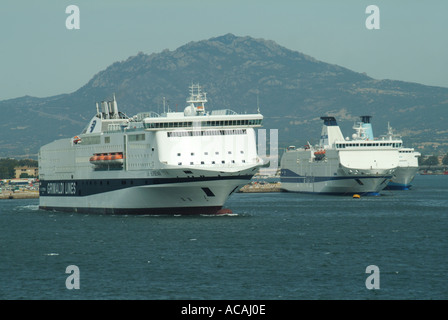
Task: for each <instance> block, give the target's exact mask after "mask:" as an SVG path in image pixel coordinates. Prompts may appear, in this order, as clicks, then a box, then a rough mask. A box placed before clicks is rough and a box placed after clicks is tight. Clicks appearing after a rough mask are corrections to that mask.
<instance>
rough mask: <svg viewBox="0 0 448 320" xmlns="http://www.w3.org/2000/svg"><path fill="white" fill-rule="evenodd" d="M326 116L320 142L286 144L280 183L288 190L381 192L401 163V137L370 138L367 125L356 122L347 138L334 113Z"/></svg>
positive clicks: (345, 192)
mask: <svg viewBox="0 0 448 320" xmlns="http://www.w3.org/2000/svg"><path fill="white" fill-rule="evenodd" d="M321 119H322V120H324V125H323V127H322V134H321V138H320V142H319V144H318V145H317V146H311V145H310V144H308V145H306V146H305V147H304V148H299V149H296V148H295V147H294V146H291V147H289V148H287V150H286V151H285V153H284V154H283V156H282V159H281V176H280V177H281V185H282V188H283V189H284V190H286V191H292V192H311V193H329V194H371V195H378V194H379V192H380V191H381V190H382V189H383V188H384V187H385V186H386V185H387V182H388V181H389V180H390V179H391V178H392V176H393V173H394V172H395V169H396V168H397V166H398V148H399V147H401V141H399V140H388V141H375V140H370V139H368V138H367V134H368V128H366V127H365V126H364V125H363V123H362V122H359V123H358V124H357V125H355V127H354V129H355V130H356V133H354V134H353V136H352V139H348V138H346V139H344V137H343V135H342V132H341V130H340V128H339V126H338V125H337V122H336V119H335V118H334V117H321Z"/></svg>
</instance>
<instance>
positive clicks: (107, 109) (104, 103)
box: [101, 101, 109, 119]
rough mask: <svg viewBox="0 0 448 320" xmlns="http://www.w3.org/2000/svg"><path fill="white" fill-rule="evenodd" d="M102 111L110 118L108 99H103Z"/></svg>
mask: <svg viewBox="0 0 448 320" xmlns="http://www.w3.org/2000/svg"><path fill="white" fill-rule="evenodd" d="M101 112H102V113H103V114H104V117H105V118H106V119H109V103H108V102H107V101H101Z"/></svg>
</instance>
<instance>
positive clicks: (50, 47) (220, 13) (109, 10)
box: [0, 0, 448, 100]
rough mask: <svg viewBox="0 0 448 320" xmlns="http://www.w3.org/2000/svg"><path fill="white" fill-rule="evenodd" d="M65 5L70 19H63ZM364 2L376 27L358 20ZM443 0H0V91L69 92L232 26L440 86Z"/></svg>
mask: <svg viewBox="0 0 448 320" xmlns="http://www.w3.org/2000/svg"><path fill="white" fill-rule="evenodd" d="M69 5H76V6H78V8H79V10H80V29H78V30H76V29H72V30H69V29H67V28H66V19H67V17H69V14H67V13H66V12H65V10H66V7H67V6H69ZM369 5H376V6H377V7H378V8H379V11H380V19H379V23H380V29H373V30H369V29H367V28H366V25H365V22H366V19H367V18H368V17H369V16H370V14H366V12H365V11H366V8H367V6H369ZM447 16H448V1H447V0H428V1H419V0H369V1H364V0H339V1H336V0H328V1H325V0H309V1H308V0H303V1H302V0H275V1H274V0H258V1H256V0H249V1H248V0H184V1H181V0H146V1H144V0H128V1H124V0H70V1H65V0H39V1H32V0H2V1H1V3H0V35H1V36H0V100H3V99H9V98H15V97H20V96H24V95H31V96H37V97H46V96H52V95H56V94H61V93H70V92H73V91H76V90H77V89H78V88H80V87H81V86H83V85H84V84H86V83H87V82H88V81H89V80H90V79H91V78H92V77H93V76H94V75H95V74H96V73H98V72H99V71H101V70H104V69H105V68H106V67H107V66H109V65H110V64H112V63H113V62H116V61H122V60H126V59H127V58H128V57H129V56H133V55H136V54H137V53H138V52H139V51H142V52H144V53H147V54H151V53H153V52H161V51H162V50H164V49H169V50H175V49H176V48H178V47H179V46H182V45H184V44H186V43H188V42H190V41H199V40H204V39H209V38H212V37H217V36H221V35H224V34H226V33H233V34H235V35H237V36H251V37H254V38H263V39H266V40H273V41H275V42H277V43H278V44H280V45H282V46H284V47H287V48H289V49H292V50H296V51H300V52H302V53H305V54H307V55H310V56H312V57H314V58H316V59H318V60H321V61H324V62H328V63H332V64H337V65H340V66H343V67H346V68H349V69H352V70H354V71H357V72H366V73H367V74H368V75H369V76H371V77H373V78H376V79H393V80H403V81H411V82H418V83H422V84H427V85H434V86H443V87H448V20H447Z"/></svg>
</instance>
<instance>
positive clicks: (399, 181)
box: [385, 124, 421, 190]
mask: <svg viewBox="0 0 448 320" xmlns="http://www.w3.org/2000/svg"><path fill="white" fill-rule="evenodd" d="M385 138H386V139H388V140H393V139H395V140H396V139H400V140H401V137H399V136H397V135H396V134H394V132H393V129H392V127H391V126H390V125H389V124H388V132H387V135H386V137H385ZM398 155H399V159H398V168H397V170H395V173H394V176H393V177H392V179H390V181H389V183H388V184H387V189H390V190H409V189H410V188H411V186H412V184H411V183H412V181H413V180H414V178H415V175H416V174H417V172H418V158H419V157H420V156H421V154H420V152H417V151H415V150H414V148H405V147H402V148H400V149H399V150H398Z"/></svg>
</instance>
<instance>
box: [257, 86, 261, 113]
mask: <svg viewBox="0 0 448 320" xmlns="http://www.w3.org/2000/svg"><path fill="white" fill-rule="evenodd" d="M257 112H258V114H260V101H259V100H258V89H257Z"/></svg>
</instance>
